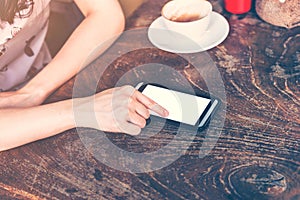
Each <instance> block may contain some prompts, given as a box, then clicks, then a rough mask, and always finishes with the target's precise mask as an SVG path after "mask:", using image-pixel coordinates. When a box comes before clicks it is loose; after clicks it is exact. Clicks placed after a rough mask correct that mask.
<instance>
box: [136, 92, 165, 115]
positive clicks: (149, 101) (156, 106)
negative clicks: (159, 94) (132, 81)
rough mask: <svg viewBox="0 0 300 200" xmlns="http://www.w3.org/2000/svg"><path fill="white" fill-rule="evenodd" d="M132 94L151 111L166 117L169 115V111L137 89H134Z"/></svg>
mask: <svg viewBox="0 0 300 200" xmlns="http://www.w3.org/2000/svg"><path fill="white" fill-rule="evenodd" d="M134 95H135V97H136V99H137V100H138V101H140V102H141V103H142V104H143V105H145V106H146V107H147V108H148V109H150V110H152V111H153V112H155V113H157V114H159V115H160V116H162V117H167V116H168V115H169V112H168V111H167V110H166V109H165V108H164V107H162V106H161V105H159V104H158V103H156V102H155V101H153V100H152V99H150V98H148V97H147V96H145V95H143V94H142V93H140V92H139V91H135V93H134Z"/></svg>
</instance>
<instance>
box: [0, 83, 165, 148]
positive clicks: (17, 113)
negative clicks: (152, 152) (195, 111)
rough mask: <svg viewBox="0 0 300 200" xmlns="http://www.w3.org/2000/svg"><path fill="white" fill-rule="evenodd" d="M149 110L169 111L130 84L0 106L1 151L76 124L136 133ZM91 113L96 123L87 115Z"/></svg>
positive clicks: (148, 114)
mask: <svg viewBox="0 0 300 200" xmlns="http://www.w3.org/2000/svg"><path fill="white" fill-rule="evenodd" d="M91 107H92V109H91ZM149 110H152V111H154V112H156V113H158V114H159V115H161V116H163V117H166V116H167V115H168V111H166V110H165V109H164V108H162V107H161V106H159V105H158V104H157V103H155V102H154V101H153V100H151V99H149V98H148V97H146V96H144V95H143V94H142V93H140V92H138V91H137V90H135V89H134V88H133V87H131V86H123V87H119V88H113V89H108V90H105V91H103V92H100V93H98V94H96V95H94V96H90V97H85V98H80V99H74V100H72V99H70V100H65V101H61V102H57V103H52V104H46V105H41V106H36V107H29V108H4V109H0V130H1V131H0V151H4V150H7V149H11V148H14V147H18V146H21V145H24V144H27V143H30V142H33V141H36V140H40V139H43V138H47V137H50V136H53V135H56V134H58V133H61V132H63V131H65V130H68V129H71V128H74V127H77V126H79V127H89V128H96V129H100V130H102V131H108V132H122V133H127V134H131V135H137V134H139V132H140V131H141V128H143V127H144V126H145V125H146V119H147V118H148V117H149V116H150V112H149ZM74 112H76V114H75V116H76V119H75V117H74ZM93 116H95V117H96V120H97V123H96V124H95V123H94V120H93V119H90V118H89V117H93ZM80 117H82V118H80Z"/></svg>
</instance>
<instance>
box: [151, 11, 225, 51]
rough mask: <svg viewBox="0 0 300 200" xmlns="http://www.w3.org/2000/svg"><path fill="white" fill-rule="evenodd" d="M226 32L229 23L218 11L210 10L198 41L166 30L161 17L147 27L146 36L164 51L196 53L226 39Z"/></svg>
mask: <svg viewBox="0 0 300 200" xmlns="http://www.w3.org/2000/svg"><path fill="white" fill-rule="evenodd" d="M228 33H229V24H228V22H227V20H226V19H225V18H224V17H223V16H222V15H220V14H219V13H217V12H212V15H211V22H210V24H209V27H208V29H207V31H206V32H205V33H204V34H203V35H202V36H201V37H199V40H198V41H192V40H191V39H188V38H187V37H184V36H182V35H179V34H176V33H175V32H170V31H168V30H167V29H166V28H165V26H164V24H163V22H162V17H159V18H157V19H156V20H154V21H153V22H152V24H151V25H150V27H149V29H148V38H149V40H150V42H151V43H152V44H153V45H154V46H156V47H157V48H159V49H162V50H164V51H169V52H172V53H196V52H201V51H206V50H208V49H211V48H213V47H215V46H217V45H219V44H220V43H221V42H223V41H224V40H225V39H226V37H227V35H228ZM174 34H175V35H176V37H175V36H174Z"/></svg>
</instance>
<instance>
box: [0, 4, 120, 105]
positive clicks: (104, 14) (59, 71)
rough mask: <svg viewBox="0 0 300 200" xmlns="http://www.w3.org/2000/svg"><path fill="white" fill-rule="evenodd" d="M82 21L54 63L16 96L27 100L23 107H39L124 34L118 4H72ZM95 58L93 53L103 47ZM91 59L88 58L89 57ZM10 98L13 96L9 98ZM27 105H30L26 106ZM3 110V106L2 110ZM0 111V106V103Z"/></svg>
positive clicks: (23, 102)
mask: <svg viewBox="0 0 300 200" xmlns="http://www.w3.org/2000/svg"><path fill="white" fill-rule="evenodd" d="M75 2H76V4H77V5H78V7H79V8H80V9H81V11H82V13H83V14H84V16H85V19H84V20H83V21H82V22H81V23H80V24H79V26H78V27H77V28H76V29H75V30H74V32H73V33H72V34H71V36H70V38H69V39H68V40H67V41H66V43H65V44H64V46H63V47H62V49H61V50H60V51H59V52H58V53H57V55H56V56H55V57H54V58H53V60H52V61H51V62H50V63H49V64H48V65H47V66H46V67H45V68H44V69H43V70H42V71H41V72H40V73H39V74H38V75H36V76H35V77H34V78H33V79H32V80H31V81H30V82H29V83H28V84H27V85H26V86H25V87H24V88H22V89H20V90H19V91H18V92H17V93H18V95H19V96H17V98H18V97H20V94H21V96H22V97H21V98H20V99H22V98H24V96H26V95H27V98H26V99H25V100H24V99H22V102H20V105H16V106H18V107H22V106H23V105H24V106H25V107H26V106H27V105H30V104H31V105H39V104H41V103H42V102H43V101H44V100H45V99H46V98H47V96H48V95H50V94H51V93H52V92H53V91H54V90H55V89H57V88H58V87H59V86H61V85H62V84H63V83H65V82H66V81H68V80H69V79H70V78H71V77H73V76H74V75H75V74H77V73H78V72H79V71H80V70H81V69H82V68H83V67H84V65H86V64H87V63H88V62H89V61H91V60H92V59H93V58H96V56H98V55H99V54H101V53H102V52H103V51H105V50H106V49H107V48H108V47H109V46H110V44H111V43H107V41H111V42H112V39H113V38H115V39H116V38H117V36H118V35H119V34H120V33H121V32H122V31H123V29H124V23H125V19H124V16H123V12H122V9H121V7H120V5H119V2H118V0H75ZM103 44H105V45H104V46H103V48H101V49H100V50H99V51H98V52H97V53H96V54H95V52H93V50H94V49H95V48H96V47H99V46H100V45H103ZM92 52H93V53H94V57H91V53H92ZM12 95H13V96H14V95H15V93H13V94H12ZM27 101H30V102H27ZM3 106H5V105H3V104H2V107H3ZM0 107H1V102H0Z"/></svg>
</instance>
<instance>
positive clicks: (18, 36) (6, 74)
mask: <svg viewBox="0 0 300 200" xmlns="http://www.w3.org/2000/svg"><path fill="white" fill-rule="evenodd" d="M49 2H50V0H34V5H33V10H32V13H31V14H30V15H29V16H28V17H27V18H18V17H15V20H14V23H13V24H9V23H8V22H1V21H0V92H1V91H6V90H9V89H12V88H13V87H16V86H18V85H20V84H22V83H24V82H25V81H26V80H27V79H28V77H27V74H28V72H29V70H30V69H32V68H35V69H36V70H40V69H41V68H43V67H44V66H45V65H46V64H47V63H48V62H50V60H51V56H50V53H49V51H48V48H47V46H46V44H45V42H44V40H45V36H46V33H47V28H48V18H49V13H50V9H49ZM26 11H27V10H24V11H23V12H26Z"/></svg>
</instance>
